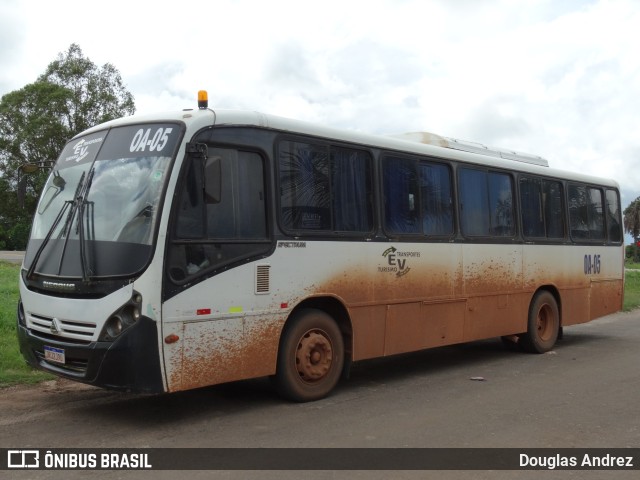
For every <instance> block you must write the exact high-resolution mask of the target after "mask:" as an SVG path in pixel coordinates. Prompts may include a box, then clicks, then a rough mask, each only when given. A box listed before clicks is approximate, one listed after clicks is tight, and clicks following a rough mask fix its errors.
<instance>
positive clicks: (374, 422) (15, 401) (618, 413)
mask: <svg viewBox="0 0 640 480" xmlns="http://www.w3.org/2000/svg"><path fill="white" fill-rule="evenodd" d="M639 366H640V311H636V312H633V313H626V314H617V315H611V316H609V317H605V318H603V319H600V320H598V321H595V322H592V323H589V324H586V325H580V326H575V327H570V328H567V329H565V338H564V339H563V340H562V342H561V343H559V344H558V346H557V348H556V349H555V350H553V351H552V352H550V353H547V354H544V355H531V354H523V353H518V352H510V351H507V350H505V349H504V348H503V347H502V345H501V342H500V341H499V340H488V341H482V342H475V343H472V344H467V345H461V346H454V347H446V348H440V349H435V350H430V351H426V352H420V353H416V354H409V355H402V356H398V357H395V358H391V359H382V360H375V361H369V362H366V363H361V364H357V365H356V366H354V369H353V372H352V378H351V379H350V380H349V381H347V382H343V383H342V384H341V386H340V387H339V388H338V390H337V391H336V392H335V394H334V395H332V396H331V397H329V398H327V399H325V400H321V401H318V402H314V403H307V404H292V403H286V402H284V401H282V400H280V399H279V398H277V397H276V396H275V395H274V393H273V392H272V390H271V388H270V385H269V382H268V381H267V380H264V379H260V380H254V381H247V382H239V383H235V384H230V385H222V386H216V387H211V388H204V389H200V390H196V391H191V392H182V393H178V394H173V395H164V396H134V395H129V394H121V393H114V392H108V391H103V390H100V389H95V388H92V387H85V386H78V385H77V384H69V383H67V382H59V381H52V382H49V383H46V384H44V385H41V386H39V387H35V388H34V387H30V388H24V387H22V388H14V389H9V390H3V391H0V447H5V448H28V447H39V448H51V447H58V448H59V447H98V448H104V447H123V448H124V447H551V448H561V447H634V448H637V447H640V373H639V370H638V367H639ZM474 377H482V378H483V379H484V381H477V380H472V378H474ZM11 473H15V472H11ZM57 473H60V476H59V477H56V476H54V475H53V474H52V473H51V472H29V475H26V474H25V476H19V475H15V476H14V477H12V478H36V479H37V478H84V477H83V475H81V474H80V472H66V473H65V472H57ZM94 473H97V475H98V478H124V477H126V478H172V479H174V478H175V472H167V471H159V472H133V473H127V474H123V473H118V472H94ZM548 473H549V474H551V472H548ZM553 473H554V475H545V474H544V472H505V471H502V472H501V471H494V472H455V471H454V472H428V471H427V472H410V471H401V472H368V471H356V472H322V471H319V472H318V471H316V472H302V473H300V472H291V471H285V472H191V473H189V476H190V477H193V478H224V479H236V478H238V479H240V478H251V479H261V480H262V479H265V478H266V479H281V478H285V479H288V478H296V479H299V478H312V479H315V478H318V479H319V478H330V479H336V478H345V479H346V478H349V479H351V478H356V479H367V480H369V479H372V478H374V479H375V478H411V479H417V478H438V479H449V478H487V479H489V478H491V479H494V478H525V479H529V478H530V479H538V478H540V477H541V476H542V477H544V478H576V479H596V478H607V479H608V478H637V471H636V472H635V475H634V474H633V473H634V472H597V471H596V472H580V471H564V472H557V471H556V472H553ZM75 474H78V475H77V476H74V475H75Z"/></svg>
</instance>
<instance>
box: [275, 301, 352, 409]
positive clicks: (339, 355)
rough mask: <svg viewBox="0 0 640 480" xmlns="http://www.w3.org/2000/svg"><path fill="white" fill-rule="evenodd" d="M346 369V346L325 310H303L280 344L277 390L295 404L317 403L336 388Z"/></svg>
mask: <svg viewBox="0 0 640 480" xmlns="http://www.w3.org/2000/svg"><path fill="white" fill-rule="evenodd" d="M343 365H344V342H343V340H342V333H341V332H340V329H339V328H338V325H337V324H336V322H335V321H334V320H333V318H331V317H330V316H329V315H328V314H326V313H325V312H323V311H322V310H316V309H305V310H301V311H299V312H297V313H296V314H294V317H293V318H291V319H290V320H289V323H288V324H287V326H286V327H285V330H284V333H283V334H282V338H281V340H280V349H279V351H278V367H277V371H276V376H275V384H276V389H277V390H278V393H280V395H282V396H283V397H285V398H287V399H289V400H293V401H296V402H308V401H311V400H318V399H320V398H323V397H325V396H326V395H328V394H329V392H331V390H333V388H334V387H335V386H336V384H337V383H338V380H339V379H340V374H341V373H342V366H343Z"/></svg>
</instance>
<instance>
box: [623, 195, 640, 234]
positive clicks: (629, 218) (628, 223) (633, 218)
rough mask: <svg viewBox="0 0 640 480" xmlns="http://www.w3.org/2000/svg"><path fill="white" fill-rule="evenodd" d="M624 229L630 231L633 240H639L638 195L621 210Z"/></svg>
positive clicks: (639, 208)
mask: <svg viewBox="0 0 640 480" xmlns="http://www.w3.org/2000/svg"><path fill="white" fill-rule="evenodd" d="M623 223H624V231H625V232H627V233H630V234H631V236H632V237H633V242H634V243H636V244H637V243H638V241H639V240H640V197H638V198H636V199H635V200H634V201H633V202H631V203H630V204H629V206H628V207H627V208H625V209H624V212H623Z"/></svg>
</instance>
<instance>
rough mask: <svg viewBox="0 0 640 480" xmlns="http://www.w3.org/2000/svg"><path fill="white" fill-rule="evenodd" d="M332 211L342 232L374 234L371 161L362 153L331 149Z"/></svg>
mask: <svg viewBox="0 0 640 480" xmlns="http://www.w3.org/2000/svg"><path fill="white" fill-rule="evenodd" d="M330 158H331V197H332V202H331V207H332V211H333V224H334V225H333V229H334V230H335V231H338V232H370V231H371V230H373V193H372V186H373V182H372V172H371V157H370V156H369V154H368V153H366V152H363V151H360V150H351V149H347V148H331V155H330Z"/></svg>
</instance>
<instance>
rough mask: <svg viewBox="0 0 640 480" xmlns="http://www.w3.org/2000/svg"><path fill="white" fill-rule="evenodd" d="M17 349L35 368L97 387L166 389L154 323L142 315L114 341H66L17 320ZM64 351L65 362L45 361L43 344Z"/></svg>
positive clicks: (137, 391)
mask: <svg viewBox="0 0 640 480" xmlns="http://www.w3.org/2000/svg"><path fill="white" fill-rule="evenodd" d="M17 327H18V332H17V333H18V341H19V343H20V352H21V353H22V356H23V357H24V358H25V360H26V361H27V363H28V364H29V365H31V366H32V367H34V368H38V369H40V370H44V371H46V372H49V373H53V374H55V375H58V376H60V377H64V378H68V379H70V380H75V381H78V382H82V383H88V384H90V385H95V386H98V387H103V388H108V389H113V390H122V391H128V392H134V393H162V392H164V391H165V388H164V382H163V379H162V369H161V365H160V354H159V350H158V340H157V339H158V331H157V323H156V322H155V321H153V320H151V319H150V318H148V317H144V316H143V317H141V318H140V319H139V320H138V321H137V322H136V323H135V325H133V326H131V327H130V328H128V329H127V330H125V331H124V332H123V333H122V335H121V336H119V337H118V338H117V339H116V340H115V341H113V342H91V343H88V344H76V343H67V342H64V341H60V340H59V339H54V338H44V337H43V336H41V335H40V334H39V332H34V331H30V330H29V329H27V328H26V327H25V326H24V325H21V324H20V322H18V325H17ZM45 346H49V347H55V348H61V349H64V351H65V364H64V365H62V364H58V363H54V362H50V361H47V360H46V359H45V355H44V347H45Z"/></svg>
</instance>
